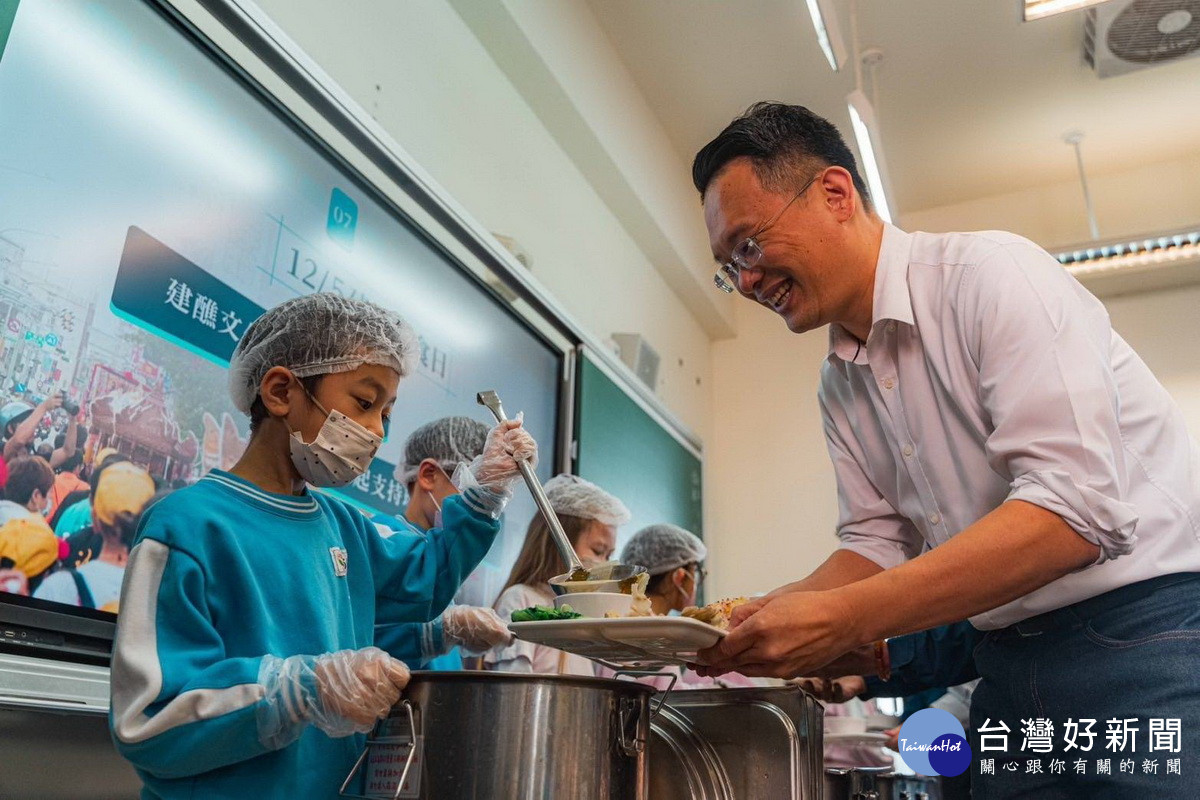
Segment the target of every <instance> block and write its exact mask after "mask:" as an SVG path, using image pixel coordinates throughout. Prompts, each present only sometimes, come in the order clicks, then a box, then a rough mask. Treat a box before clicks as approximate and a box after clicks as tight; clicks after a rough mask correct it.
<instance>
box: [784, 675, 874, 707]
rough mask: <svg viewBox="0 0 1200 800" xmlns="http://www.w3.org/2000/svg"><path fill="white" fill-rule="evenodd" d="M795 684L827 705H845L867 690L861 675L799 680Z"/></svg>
mask: <svg viewBox="0 0 1200 800" xmlns="http://www.w3.org/2000/svg"><path fill="white" fill-rule="evenodd" d="M795 684H796V685H797V686H799V687H800V688H801V689H803V690H804V691H806V692H808V693H809V694H811V695H813V696H814V697H816V698H817V699H818V700H821V701H823V702H826V703H844V702H846V701H847V700H849V699H850V698H852V697H858V696H859V695H860V694H862V693H863V692H865V691H866V690H867V682H866V680H865V679H864V678H863V677H862V676H861V675H846V676H844V677H841V678H798V679H797V680H796V681H795Z"/></svg>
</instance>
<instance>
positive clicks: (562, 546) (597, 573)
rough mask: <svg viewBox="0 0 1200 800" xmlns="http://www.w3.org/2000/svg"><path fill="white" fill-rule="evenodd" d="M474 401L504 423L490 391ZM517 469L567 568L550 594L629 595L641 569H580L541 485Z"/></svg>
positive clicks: (523, 465) (613, 565)
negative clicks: (610, 593) (593, 593)
mask: <svg viewBox="0 0 1200 800" xmlns="http://www.w3.org/2000/svg"><path fill="white" fill-rule="evenodd" d="M475 399H476V400H477V401H478V402H479V405H481V406H485V407H486V408H487V409H488V411H491V412H492V416H494V417H495V418H496V422H506V421H507V420H508V417H506V416H505V415H504V406H503V405H501V403H500V396H499V395H498V394H496V392H495V391H494V390H488V391H486V392H480V393H479V394H477V395H476V396H475ZM517 468H518V469H519V470H521V477H522V478H524V479H525V485H526V486H528V487H529V493H530V494H532V495H533V501H534V502H535V503H537V507H538V510H539V511H540V512H541V513H542V518H543V519H545V520H546V524H547V525H548V526H549V527H550V538H551V539H553V540H554V544H555V545H556V546H557V547H558V552H559V554H560V555H561V556H562V558H563V561H565V562H567V566H568V567H569V570H568V571H567V572H566V573H564V574H562V575H557V576H555V577H553V578H551V579H550V588H551V589H553V590H554V593H555V594H560V595H561V594H569V593H571V592H624V593H625V594H629V591H630V588H631V587H632V586H633V583H634V581H635V580H636V579H637V576H638V575H641V574H642V573H644V572H645V571H646V569H645V567H639V566H635V565H632V564H621V563H619V562H616V561H608V562H605V563H603V564H597V565H596V566H594V567H591V568H590V569H589V568H587V567H585V566H583V563H582V562H581V561H580V560H579V556H578V555H576V554H575V548H574V547H572V546H571V540H570V539H568V538H567V533H566V531H564V530H563V527H562V523H561V522H559V520H558V514H556V513H555V512H554V508H553V507H552V506H551V505H550V500H549V498H547V497H546V492H545V490H543V489H542V483H541V481H539V480H538V477H537V474H535V473H534V471H533V467H531V466H530V465H529V462H528V461H523V460H522V461H518V462H517ZM585 584H586V585H585Z"/></svg>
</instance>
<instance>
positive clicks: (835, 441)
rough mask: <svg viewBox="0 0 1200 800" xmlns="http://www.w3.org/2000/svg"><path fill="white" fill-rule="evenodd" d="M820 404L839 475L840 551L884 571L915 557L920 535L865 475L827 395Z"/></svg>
mask: <svg viewBox="0 0 1200 800" xmlns="http://www.w3.org/2000/svg"><path fill="white" fill-rule="evenodd" d="M820 400H821V415H822V417H823V418H824V424H825V444H826V446H827V447H828V448H829V458H830V460H832V461H833V471H834V474H835V475H836V476H837V493H838V524H837V536H838V539H839V540H840V544H839V545H838V549H840V550H850V551H851V552H854V553H857V554H859V555H860V556H862V557H863V558H867V559H870V560H871V561H873V562H875V563H876V564H878V565H879V566H880V567H882V568H883V569H890V568H892V567H895V566H897V565H899V564H903V563H904V562H905V561H908V560H909V559H910V558H915V557H916V556H917V555H918V554H919V553H920V552H921V548H922V546H923V544H924V540H923V539H922V537H921V534H920V532H919V531H918V530H917V529H916V528H915V527H914V526H913V524H912V523H911V522H910V521H909V520H908V519H907V518H905V517H903V516H901V515H900V514H899V513H897V511H896V509H895V508H894V507H893V506H892V504H891V503H889V502H888V500H887V499H886V498H885V497H884V496H883V495H882V494H880V493H879V490H878V489H877V488H876V487H875V485H874V484H873V483H872V482H871V479H870V477H868V475H867V473H866V472H865V471H864V470H863V466H862V461H861V460H860V459H863V458H865V456H864V455H863V453H862V452H861V449H860V448H858V447H857V445H856V444H852V443H851V441H850V440H849V439H847V437H846V436H844V435H843V433H842V430H841V429H840V427H841V425H846V426H847V430H848V429H849V428H848V423H847V422H846V421H845V420H844V419H843V420H842V421H841V423H840V425H839V422H838V420H837V419H836V418H835V415H834V414H833V413H831V410H830V408H829V407H828V405H827V404H826V401H825V398H824V396H822V397H821V398H820Z"/></svg>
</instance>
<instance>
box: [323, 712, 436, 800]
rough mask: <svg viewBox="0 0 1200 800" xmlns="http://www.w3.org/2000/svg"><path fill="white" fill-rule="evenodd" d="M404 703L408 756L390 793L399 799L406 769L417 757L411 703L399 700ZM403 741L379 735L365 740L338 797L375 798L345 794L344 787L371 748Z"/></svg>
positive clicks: (415, 729) (414, 721) (370, 799)
mask: <svg viewBox="0 0 1200 800" xmlns="http://www.w3.org/2000/svg"><path fill="white" fill-rule="evenodd" d="M401 702H402V703H403V705H404V710H405V711H406V712H408V730H409V738H408V740H407V741H408V743H409V748H408V758H407V759H405V761H404V771H403V772H402V773H400V780H399V781H397V782H396V792H395V794H393V795H392V800H399V797H400V792H401V791H402V790H403V789H404V782H405V781H406V780H408V771H409V770H410V769H412V765H413V761H414V760H416V757H417V721H416V719H415V718H414V717H413V709H412V703H410V702H409V701H408V700H403V701H401ZM403 741H405V739H404V737H402V736H379V737H375V738H372V739H368V740H367V744H366V747H364V748H363V751H362V754H360V755H359V757H358V760H357V761H355V762H354V767H353V768H352V769H351V770H350V774H349V775H347V776H346V780H344V781H342V788H341V789H339V790H338V796H339V797H351V798H356V800H377V798H373V797H367V796H366V795H361V794H346V787H347V786H349V785H350V782H351V781H353V780H354V777H355V775H357V774H358V771H359V770H360V769H362V766H363V763H364V762H365V761H366V760H367V754H368V753H370V752H371V748H372V747H374V746H376V745H380V744H397V743H399V742H403Z"/></svg>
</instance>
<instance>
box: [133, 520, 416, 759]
mask: <svg viewBox="0 0 1200 800" xmlns="http://www.w3.org/2000/svg"><path fill="white" fill-rule="evenodd" d="M205 596H206V595H205V577H204V572H203V570H202V569H201V567H200V565H199V564H198V563H197V562H196V561H195V560H194V559H193V558H191V557H190V556H189V555H187V554H186V553H183V552H181V551H179V550H176V549H172V548H170V547H168V546H167V545H166V544H164V543H162V542H160V541H158V540H156V539H151V538H144V539H143V540H142V541H141V542H140V543H139V544H138V545H137V546H136V547H134V549H133V552H132V553H130V558H129V565H128V567H127V569H126V572H125V582H124V584H123V586H122V589H121V615H120V618H119V621H118V623H117V641H116V645H115V647H114V649H113V662H112V678H111V680H112V710H111V712H110V716H109V724H110V725H111V727H112V732H113V739H114V740H115V742H116V746H117V750H118V752H120V753H121V755H123V756H124V757H125V758H127V759H128V760H129V761H130V762H132V763H133V765H134V766H136V767H138V768H139V769H141V770H144V771H145V772H148V773H150V774H152V775H156V776H158V777H162V778H182V777H187V776H191V775H199V774H201V773H204V772H208V771H210V770H214V769H217V768H219V767H223V766H227V765H229V764H234V763H238V762H241V761H246V760H248V759H251V758H254V757H255V756H258V755H261V754H263V753H267V752H270V751H272V750H279V749H281V748H283V747H286V746H287V745H289V744H291V743H292V742H294V741H295V740H296V739H297V738H298V737H299V736H300V734H301V733H302V732H303V730H304V726H305V725H307V724H309V723H311V724H313V725H315V726H316V727H318V728H319V729H321V730H322V731H324V732H325V733H326V734H327V735H328V736H331V737H339V736H348V735H350V734H352V733H366V732H367V731H369V730H370V729H371V727H372V726H373V724H374V723H375V721H376V720H377V719H379V718H380V717H381V716H382V715H384V714H386V713H387V711H388V709H389V708H390V707H391V706H392V705H393V704H394V703H395V702H396V700H397V699H398V698H399V697H400V690H401V689H402V688H403V687H404V685H405V684H406V683H407V682H408V669H407V668H406V667H405V666H404V665H403V664H401V663H400V662H398V661H395V660H393V659H391V658H390V657H388V656H387V654H385V653H384V652H383V651H382V650H379V649H378V648H374V647H367V648H363V649H361V650H339V651H338V652H336V653H323V654H320V655H290V656H288V657H287V658H279V657H276V656H274V655H271V654H264V655H262V656H255V657H244V658H228V657H226V654H225V648H224V645H223V643H222V640H221V636H220V633H219V632H218V631H217V630H216V629H215V628H214V627H213V625H212V622H211V620H210V618H209V616H208V611H207V606H206V603H205Z"/></svg>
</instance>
